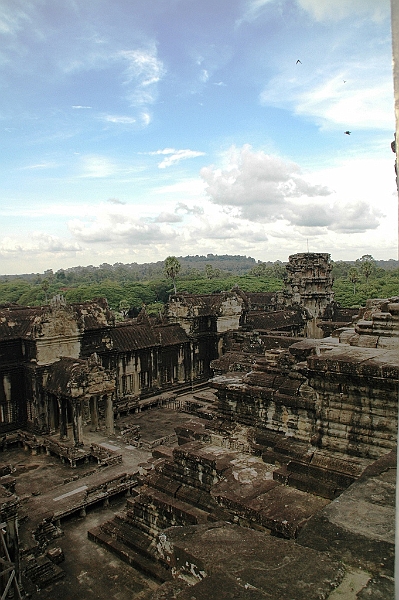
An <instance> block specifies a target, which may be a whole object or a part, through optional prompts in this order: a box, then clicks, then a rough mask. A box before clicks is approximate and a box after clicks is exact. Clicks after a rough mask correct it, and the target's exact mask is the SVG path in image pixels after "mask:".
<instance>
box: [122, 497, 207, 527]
mask: <svg viewBox="0 0 399 600" xmlns="http://www.w3.org/2000/svg"><path fill="white" fill-rule="evenodd" d="M128 506H129V508H128V511H127V516H128V518H129V520H131V522H136V520H138V521H139V522H140V521H141V522H144V524H148V525H149V526H150V527H151V526H152V527H153V526H154V524H155V526H156V527H157V528H158V529H165V528H166V527H171V526H176V525H197V524H199V523H206V522H207V519H208V514H209V512H208V511H205V510H202V509H201V508H198V507H196V506H193V505H191V504H189V503H187V502H185V501H184V500H180V499H178V498H174V497H173V496H170V495H168V494H166V493H164V492H161V491H160V490H157V489H155V488H146V489H145V490H142V491H141V493H140V495H139V496H138V497H137V498H134V499H132V500H131V502H129V505H128ZM151 517H155V519H154V518H151ZM146 519H148V523H146Z"/></svg>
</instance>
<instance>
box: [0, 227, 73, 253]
mask: <svg viewBox="0 0 399 600" xmlns="http://www.w3.org/2000/svg"><path fill="white" fill-rule="evenodd" d="M80 250H81V246H80V245H79V244H78V243H77V242H71V241H69V240H62V239H61V238H58V237H56V236H54V235H49V234H47V233H43V232H38V231H34V232H32V234H31V235H30V236H28V237H26V238H24V239H23V240H21V239H16V238H13V237H5V238H3V239H2V240H0V256H3V257H10V256H13V255H14V256H15V255H19V254H23V253H25V252H29V253H30V254H35V255H37V254H41V253H56V254H60V253H62V254H64V253H70V252H73V253H75V252H78V251H80Z"/></svg>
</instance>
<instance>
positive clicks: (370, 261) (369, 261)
mask: <svg viewBox="0 0 399 600" xmlns="http://www.w3.org/2000/svg"><path fill="white" fill-rule="evenodd" d="M356 262H357V263H358V264H360V272H361V273H362V275H363V276H364V278H365V280H366V291H367V292H368V290H369V278H370V275H372V274H373V273H374V271H375V260H374V258H373V257H372V256H371V254H363V256H362V257H361V258H358V259H357V261H356Z"/></svg>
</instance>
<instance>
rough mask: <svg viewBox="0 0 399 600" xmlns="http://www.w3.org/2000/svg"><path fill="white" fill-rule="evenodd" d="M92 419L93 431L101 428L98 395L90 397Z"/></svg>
mask: <svg viewBox="0 0 399 600" xmlns="http://www.w3.org/2000/svg"><path fill="white" fill-rule="evenodd" d="M90 420H91V428H90V430H91V431H98V430H99V416H98V397H97V396H91V397H90Z"/></svg>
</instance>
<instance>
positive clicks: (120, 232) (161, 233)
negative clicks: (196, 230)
mask: <svg viewBox="0 0 399 600" xmlns="http://www.w3.org/2000/svg"><path fill="white" fill-rule="evenodd" d="M68 228H69V230H70V232H71V233H72V235H73V236H74V237H75V238H76V239H77V240H78V241H81V242H86V243H98V242H111V243H116V244H118V243H119V244H126V243H134V244H140V245H149V244H155V243H161V242H164V241H167V240H170V239H174V238H175V237H176V232H174V231H173V230H172V229H171V228H170V227H168V225H164V226H161V225H159V224H157V223H154V222H151V221H150V220H149V219H142V218H141V219H140V218H136V217H134V216H132V215H131V214H129V212H128V211H127V210H125V211H123V210H103V211H101V210H100V211H99V212H98V214H97V215H96V217H95V219H94V220H86V221H84V220H82V219H73V220H71V221H69V223H68Z"/></svg>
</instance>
